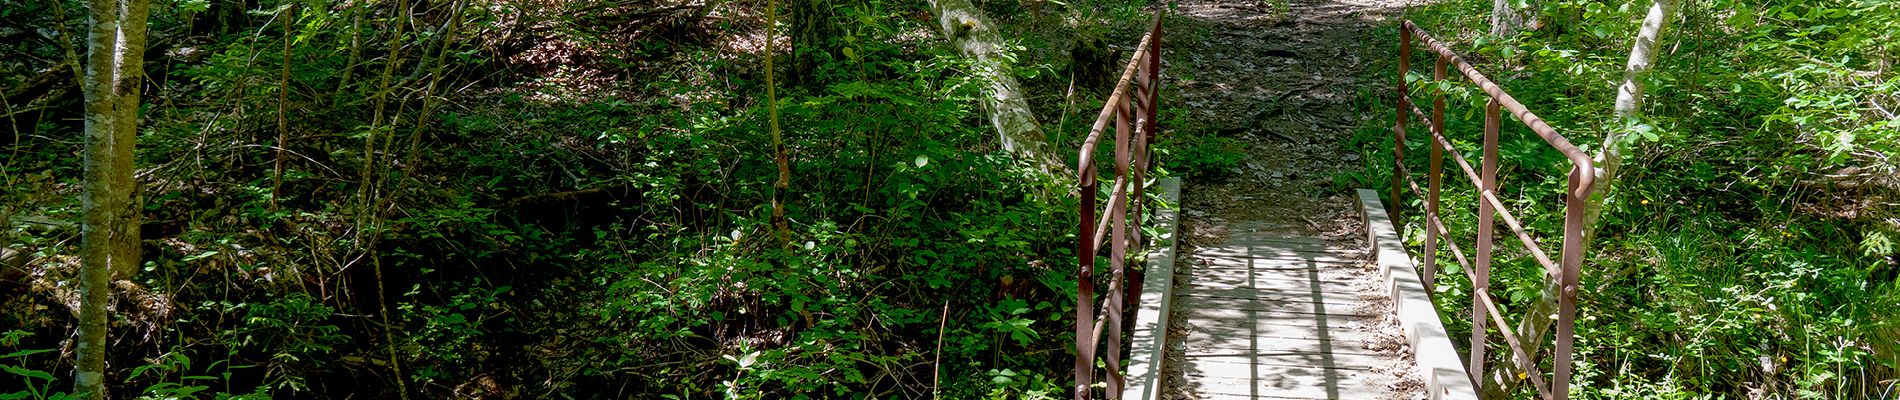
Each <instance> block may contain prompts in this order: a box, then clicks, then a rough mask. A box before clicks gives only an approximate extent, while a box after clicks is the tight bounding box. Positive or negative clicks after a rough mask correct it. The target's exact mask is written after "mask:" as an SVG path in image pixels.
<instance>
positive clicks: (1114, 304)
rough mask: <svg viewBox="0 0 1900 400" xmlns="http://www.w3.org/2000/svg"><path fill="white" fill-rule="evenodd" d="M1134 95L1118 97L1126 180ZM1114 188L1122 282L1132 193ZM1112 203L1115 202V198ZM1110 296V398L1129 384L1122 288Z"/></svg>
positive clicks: (1115, 265) (1114, 275)
mask: <svg viewBox="0 0 1900 400" xmlns="http://www.w3.org/2000/svg"><path fill="white" fill-rule="evenodd" d="M1130 97H1132V96H1122V97H1121V98H1120V99H1117V100H1118V101H1117V102H1116V103H1115V108H1116V111H1115V176H1116V177H1117V178H1123V179H1126V177H1127V176H1128V161H1129V160H1128V152H1129V148H1128V147H1129V146H1128V134H1129V130H1130V129H1129V128H1130V126H1129V122H1131V121H1129V120H1130V119H1132V118H1133V117H1134V116H1133V115H1132V112H1133V110H1132V109H1131V107H1130V104H1129V98H1130ZM1110 190H1111V192H1110V193H1109V196H1112V197H1121V198H1122V201H1121V202H1120V204H1117V205H1116V206H1115V209H1113V210H1109V212H1110V213H1112V214H1109V217H1108V218H1109V224H1110V225H1109V231H1110V232H1113V233H1112V235H1113V236H1111V237H1110V238H1109V243H1111V244H1110V245H1109V251H1110V253H1109V259H1108V260H1109V268H1111V269H1112V271H1111V272H1110V275H1109V276H1110V278H1109V279H1111V280H1112V281H1114V282H1119V281H1121V280H1122V279H1123V277H1124V274H1125V272H1126V269H1125V267H1126V264H1127V262H1126V261H1127V257H1128V203H1129V201H1130V200H1131V199H1129V198H1127V197H1126V196H1128V192H1126V191H1125V189H1124V190H1122V191H1115V190H1114V189H1113V188H1110ZM1110 203H1114V202H1113V201H1111V202H1110ZM1124 284H1125V283H1124ZM1109 286H1111V287H1120V286H1123V285H1117V284H1114V283H1110V284H1109ZM1107 295H1108V304H1107V305H1105V306H1103V308H1104V309H1106V311H1105V312H1107V313H1108V321H1106V322H1107V324H1108V327H1107V328H1108V334H1107V340H1106V341H1107V342H1108V344H1109V348H1108V354H1107V357H1106V358H1107V367H1108V393H1109V397H1110V398H1116V399H1119V398H1121V392H1122V386H1123V383H1125V381H1124V377H1123V376H1122V370H1121V365H1122V364H1121V348H1122V347H1121V343H1122V293H1121V291H1110V293H1107Z"/></svg>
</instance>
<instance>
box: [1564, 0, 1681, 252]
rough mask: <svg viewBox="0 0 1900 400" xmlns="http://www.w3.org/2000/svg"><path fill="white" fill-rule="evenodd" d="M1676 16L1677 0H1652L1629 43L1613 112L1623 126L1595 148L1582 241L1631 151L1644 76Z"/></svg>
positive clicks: (1591, 230)
mask: <svg viewBox="0 0 1900 400" xmlns="http://www.w3.org/2000/svg"><path fill="white" fill-rule="evenodd" d="M1675 18H1676V0H1655V3H1654V4H1651V5H1650V6H1649V15H1648V16H1647V17H1644V18H1643V29H1642V30H1641V31H1638V32H1637V33H1636V42H1635V44H1633V45H1631V48H1630V58H1629V64H1628V66H1626V67H1624V68H1623V82H1622V83H1621V84H1619V85H1617V86H1616V105H1615V107H1614V110H1615V111H1614V112H1615V115H1616V119H1617V121H1616V122H1615V123H1620V124H1622V125H1623V126H1621V127H1620V128H1622V129H1610V130H1609V133H1608V134H1606V135H1604V136H1603V146H1602V148H1601V149H1600V150H1598V151H1597V157H1596V164H1597V168H1598V169H1597V177H1596V183H1595V186H1596V187H1594V188H1591V193H1592V194H1591V195H1590V201H1588V202H1585V203H1584V213H1583V237H1584V243H1589V241H1590V239H1594V238H1596V231H1597V219H1598V218H1600V217H1602V215H1603V200H1604V195H1606V194H1608V193H1609V191H1610V184H1611V183H1612V182H1614V181H1615V180H1616V173H1617V170H1618V169H1620V168H1622V166H1623V158H1624V157H1623V153H1624V152H1626V151H1628V150H1630V149H1629V147H1628V146H1629V144H1628V143H1629V141H1628V140H1626V139H1625V137H1627V136H1628V135H1629V133H1630V131H1631V130H1630V129H1629V128H1632V127H1634V126H1636V124H1637V121H1636V118H1637V116H1639V115H1641V111H1640V109H1641V108H1642V106H1643V89H1644V87H1643V78H1644V77H1645V76H1648V75H1649V68H1650V66H1652V65H1655V64H1656V57H1657V56H1659V55H1661V53H1660V52H1659V51H1657V49H1656V42H1657V40H1658V39H1660V38H1662V31H1663V28H1664V27H1666V26H1667V25H1669V21H1670V20H1672V19H1675Z"/></svg>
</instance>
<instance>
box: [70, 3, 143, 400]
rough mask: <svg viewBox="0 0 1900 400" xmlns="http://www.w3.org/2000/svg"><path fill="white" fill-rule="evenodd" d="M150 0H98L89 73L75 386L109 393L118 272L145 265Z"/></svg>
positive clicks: (91, 394) (87, 392) (96, 395)
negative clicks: (142, 120) (111, 306)
mask: <svg viewBox="0 0 1900 400" xmlns="http://www.w3.org/2000/svg"><path fill="white" fill-rule="evenodd" d="M149 5H150V4H149V2H148V0H90V1H89V2H88V3H87V7H88V8H89V9H90V10H89V11H90V13H91V16H90V21H89V25H90V28H89V29H88V31H87V35H86V43H87V47H88V50H87V53H86V62H85V76H84V77H83V80H82V82H81V83H80V85H81V86H82V89H83V90H85V94H86V150H85V157H86V158H85V161H84V164H85V170H86V172H85V191H84V193H83V194H82V195H81V197H80V199H81V200H80V201H81V203H82V204H83V208H84V211H83V212H84V224H83V225H82V226H81V228H80V245H79V248H80V253H79V257H80V272H79V276H80V277H79V280H80V282H79V290H80V293H81V299H80V304H79V342H78V344H77V345H76V346H75V347H76V349H75V352H76V353H77V356H76V357H77V359H78V360H77V364H76V365H75V366H74V375H75V376H74V377H73V388H74V392H76V393H78V394H79V397H80V398H85V399H104V398H106V387H105V382H106V381H105V371H106V370H105V356H106V329H107V324H106V312H107V310H106V305H107V302H109V301H110V299H111V296H110V294H111V293H110V292H111V290H112V288H111V283H112V279H113V278H114V277H115V276H117V277H129V276H130V275H131V274H132V272H133V271H136V270H137V268H138V265H139V236H138V235H139V231H138V220H139V218H138V206H137V202H136V201H135V200H134V195H135V193H136V192H137V187H136V185H137V183H136V182H134V181H133V180H132V146H133V145H134V143H135V142H136V141H137V138H138V109H139V85H140V84H141V83H142V82H143V75H144V66H145V27H146V15H147V10H148V9H149Z"/></svg>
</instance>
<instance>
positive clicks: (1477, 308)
mask: <svg viewBox="0 0 1900 400" xmlns="http://www.w3.org/2000/svg"><path fill="white" fill-rule="evenodd" d="M1499 122H1500V121H1499V116H1498V100H1497V99H1496V98H1493V99H1491V101H1489V102H1486V103H1485V105H1484V160H1483V161H1482V162H1480V164H1482V165H1483V166H1482V167H1480V168H1479V169H1480V171H1479V175H1480V177H1479V179H1480V180H1481V184H1482V185H1483V186H1482V187H1479V188H1478V191H1479V193H1480V196H1482V195H1483V193H1485V192H1491V193H1493V194H1495V193H1496V191H1497V188H1498V124H1499ZM1496 214H1497V210H1495V209H1492V208H1491V202H1488V201H1484V200H1482V199H1480V200H1478V261H1477V265H1475V266H1474V271H1473V272H1476V274H1475V275H1476V276H1475V277H1473V278H1472V279H1475V281H1473V282H1472V284H1471V286H1472V291H1471V295H1472V299H1471V301H1472V303H1471V374H1472V377H1471V379H1472V383H1473V384H1475V385H1478V386H1479V387H1483V385H1484V384H1483V381H1484V350H1485V348H1484V342H1485V340H1484V339H1485V333H1486V332H1485V322H1486V321H1488V319H1487V318H1485V317H1486V315H1485V311H1484V310H1485V307H1484V305H1483V304H1481V303H1478V302H1480V301H1491V298H1490V296H1489V293H1490V291H1489V290H1488V289H1489V288H1490V287H1491V234H1492V231H1493V230H1494V229H1493V228H1494V227H1493V225H1496V224H1495V223H1494V222H1493V219H1494V218H1496ZM1498 329H1510V327H1508V326H1500V327H1498Z"/></svg>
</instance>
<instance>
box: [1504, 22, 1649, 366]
mask: <svg viewBox="0 0 1900 400" xmlns="http://www.w3.org/2000/svg"><path fill="white" fill-rule="evenodd" d="M1675 13H1676V0H1655V3H1654V4H1651V5H1650V7H1649V15H1648V16H1647V17H1645V18H1643V26H1642V28H1641V29H1640V30H1639V31H1637V34H1636V41H1635V43H1634V44H1633V45H1632V46H1631V47H1632V48H1631V49H1630V57H1629V63H1628V66H1627V67H1625V68H1624V70H1623V82H1622V83H1621V84H1620V85H1618V86H1617V90H1616V106H1615V115H1616V119H1617V121H1616V122H1613V123H1615V124H1620V125H1621V126H1619V127H1618V129H1610V130H1609V132H1610V133H1609V134H1607V135H1604V137H1603V146H1602V148H1601V149H1600V150H1599V151H1598V154H1597V157H1596V160H1595V161H1596V165H1597V170H1596V174H1597V176H1596V179H1595V182H1594V183H1593V184H1592V185H1593V187H1592V188H1591V195H1590V199H1589V200H1588V201H1586V202H1584V216H1583V243H1584V247H1585V248H1589V246H1590V240H1591V239H1593V238H1594V237H1595V236H1596V228H1597V220H1598V218H1599V217H1601V216H1602V215H1603V202H1604V198H1605V194H1607V193H1609V191H1610V187H1611V182H1614V181H1615V179H1616V172H1617V169H1618V167H1620V166H1621V165H1622V163H1623V158H1624V152H1625V151H1626V150H1628V142H1629V141H1628V140H1626V139H1625V138H1626V137H1627V135H1628V134H1629V132H1631V129H1630V127H1633V126H1635V125H1636V117H1637V116H1638V115H1639V108H1640V107H1642V103H1643V77H1644V76H1645V75H1648V73H1649V69H1650V67H1651V66H1653V65H1655V64H1656V57H1657V56H1658V55H1659V53H1658V52H1657V51H1656V41H1657V39H1659V38H1661V37H1662V30H1663V27H1664V26H1665V25H1667V24H1668V22H1669V20H1671V19H1674V18H1675ZM1558 273H1559V271H1545V274H1544V288H1543V291H1542V293H1541V294H1540V295H1539V296H1538V299H1537V302H1535V303H1532V304H1531V306H1530V307H1529V309H1528V310H1526V311H1525V317H1524V319H1523V320H1520V321H1519V322H1518V326H1517V336H1518V337H1519V338H1522V340H1523V341H1524V342H1523V344H1524V348H1526V349H1536V348H1538V347H1540V346H1542V345H1543V340H1544V334H1545V333H1546V332H1548V331H1549V329H1550V324H1551V322H1552V321H1551V316H1552V315H1556V313H1557V299H1558V296H1559V295H1560V290H1561V287H1560V286H1561V282H1560V279H1559V277H1558V275H1557V274H1558ZM1523 372H1524V370H1523V369H1522V368H1518V366H1517V365H1516V363H1514V362H1507V363H1502V364H1499V365H1498V368H1497V369H1496V373H1494V374H1492V375H1491V382H1490V384H1488V385H1486V391H1487V392H1488V393H1491V394H1501V393H1503V392H1504V391H1505V390H1508V388H1509V387H1510V386H1511V385H1514V384H1515V383H1517V382H1521V381H1520V380H1517V379H1516V377H1517V376H1518V374H1520V373H1523Z"/></svg>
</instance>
